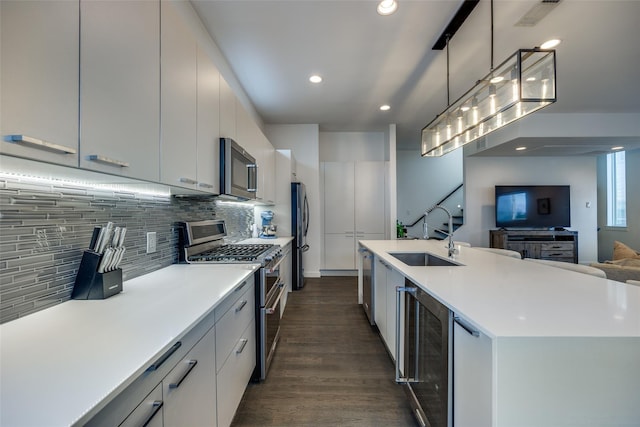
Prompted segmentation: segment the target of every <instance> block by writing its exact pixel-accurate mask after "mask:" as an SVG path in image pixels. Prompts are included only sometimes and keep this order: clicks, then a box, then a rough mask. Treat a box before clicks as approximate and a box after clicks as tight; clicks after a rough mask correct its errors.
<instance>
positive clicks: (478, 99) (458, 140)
mask: <svg viewBox="0 0 640 427" xmlns="http://www.w3.org/2000/svg"><path fill="white" fill-rule="evenodd" d="M554 102H556V51H555V50H543V49H520V50H518V51H517V52H516V53H515V54H513V55H512V56H511V57H509V58H508V59H507V60H506V61H504V62H503V63H502V64H500V65H499V66H498V67H496V68H495V69H494V70H493V71H492V72H491V73H489V74H488V75H487V76H485V77H484V78H483V79H482V80H479V81H478V83H476V85H475V86H474V87H473V88H471V90H469V91H468V92H467V93H465V94H464V95H463V96H462V97H461V98H459V99H458V100H457V101H455V102H454V103H453V104H451V105H450V106H449V107H448V108H447V109H446V110H445V111H443V112H442V113H441V114H439V115H438V116H437V117H436V118H435V119H434V120H433V121H432V122H431V123H429V124H428V125H427V126H425V127H424V128H423V129H422V156H423V157H424V156H428V157H436V156H442V155H443V154H446V153H448V152H450V151H453V150H455V149H457V148H460V147H462V146H463V145H465V144H468V143H469V142H471V141H474V140H476V139H478V138H480V137H483V136H485V135H486V134H488V133H490V132H492V131H494V130H496V129H499V128H501V127H503V126H505V125H507V124H509V123H511V122H513V121H515V120H518V119H519V118H521V117H524V116H526V115H528V114H531V113H533V112H534V111H537V110H539V109H541V108H543V107H546V106H547V105H549V104H552V103H554Z"/></svg>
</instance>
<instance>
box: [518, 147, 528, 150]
mask: <svg viewBox="0 0 640 427" xmlns="http://www.w3.org/2000/svg"><path fill="white" fill-rule="evenodd" d="M526 149H527V147H516V151H524V150H526Z"/></svg>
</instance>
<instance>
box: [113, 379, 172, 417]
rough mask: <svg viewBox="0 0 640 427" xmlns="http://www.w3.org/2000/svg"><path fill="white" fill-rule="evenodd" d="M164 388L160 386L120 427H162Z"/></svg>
mask: <svg viewBox="0 0 640 427" xmlns="http://www.w3.org/2000/svg"><path fill="white" fill-rule="evenodd" d="M162 411H163V402H162V387H161V386H160V385H158V386H157V387H156V388H154V389H153V391H152V392H151V393H149V395H148V396H147V397H145V398H144V400H143V401H142V402H140V404H139V405H138V406H137V407H136V409H134V411H133V412H132V413H131V414H129V416H128V417H127V418H126V419H125V420H124V421H123V422H122V424H120V427H137V426H149V427H162V424H163V422H162Z"/></svg>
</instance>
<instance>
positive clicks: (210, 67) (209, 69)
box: [196, 48, 220, 194]
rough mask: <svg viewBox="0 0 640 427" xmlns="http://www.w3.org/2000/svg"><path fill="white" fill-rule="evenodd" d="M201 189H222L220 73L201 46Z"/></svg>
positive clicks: (214, 191)
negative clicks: (220, 172)
mask: <svg viewBox="0 0 640 427" xmlns="http://www.w3.org/2000/svg"><path fill="white" fill-rule="evenodd" d="M196 133H197V138H198V145H197V155H198V158H197V168H196V170H197V173H198V177H197V178H198V190H202V191H207V192H211V193H216V194H217V193H219V192H220V191H219V190H220V174H219V171H220V73H219V72H218V69H217V68H216V66H215V64H214V63H213V61H212V60H211V58H209V56H208V55H207V54H206V52H204V51H203V50H202V49H201V48H198V118H197V132H196Z"/></svg>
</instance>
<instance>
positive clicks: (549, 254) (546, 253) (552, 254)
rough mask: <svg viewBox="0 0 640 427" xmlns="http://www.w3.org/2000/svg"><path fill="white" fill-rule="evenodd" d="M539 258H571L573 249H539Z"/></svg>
mask: <svg viewBox="0 0 640 427" xmlns="http://www.w3.org/2000/svg"><path fill="white" fill-rule="evenodd" d="M540 258H553V259H555V258H571V259H573V251H562V250H558V249H556V250H542V251H540Z"/></svg>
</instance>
